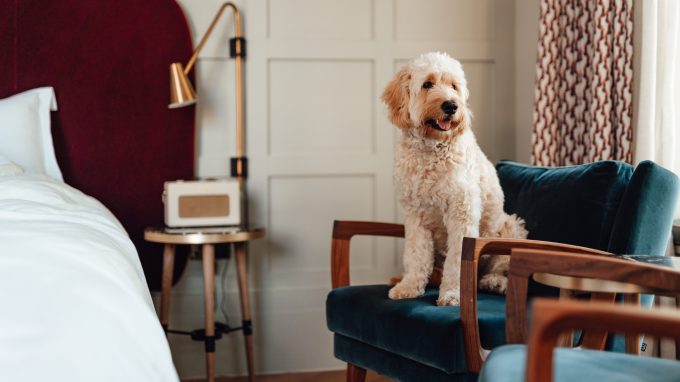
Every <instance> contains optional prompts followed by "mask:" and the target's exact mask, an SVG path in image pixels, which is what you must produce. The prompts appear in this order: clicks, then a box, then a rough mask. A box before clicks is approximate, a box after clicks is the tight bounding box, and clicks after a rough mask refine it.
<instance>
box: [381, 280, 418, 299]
mask: <svg viewBox="0 0 680 382" xmlns="http://www.w3.org/2000/svg"><path fill="white" fill-rule="evenodd" d="M423 293H425V291H424V290H423V288H418V287H416V286H413V285H408V284H405V283H403V282H400V283H399V284H397V285H395V286H393V287H392V289H390V292H389V293H388V294H387V295H388V296H389V297H390V298H391V299H392V300H401V299H403V298H414V297H419V296H422V295H423Z"/></svg>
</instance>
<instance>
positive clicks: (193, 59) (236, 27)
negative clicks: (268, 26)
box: [184, 2, 241, 74]
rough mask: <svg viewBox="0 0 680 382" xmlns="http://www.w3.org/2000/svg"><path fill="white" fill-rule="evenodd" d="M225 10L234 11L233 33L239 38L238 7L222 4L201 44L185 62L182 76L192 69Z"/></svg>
mask: <svg viewBox="0 0 680 382" xmlns="http://www.w3.org/2000/svg"><path fill="white" fill-rule="evenodd" d="M227 8H231V9H233V11H234V32H235V34H236V36H235V37H236V38H239V37H241V12H240V11H239V10H238V7H236V5H235V4H234V3H231V2H227V3H224V4H222V6H221V7H220V10H219V11H217V14H216V15H215V17H214V18H213V20H212V22H211V23H210V26H209V27H208V30H207V31H206V32H205V34H204V35H203V38H202V39H201V42H199V43H198V46H197V47H196V50H194V53H193V54H192V55H191V58H190V59H189V62H187V66H186V67H185V68H184V74H189V72H190V71H191V69H192V68H193V66H194V64H195V63H196V59H197V58H198V53H200V52H201V49H203V46H204V45H205V42H206V41H207V40H208V37H210V34H211V33H212V31H213V29H215V24H217V21H218V20H219V19H220V16H222V13H223V12H224V10H225V9H227Z"/></svg>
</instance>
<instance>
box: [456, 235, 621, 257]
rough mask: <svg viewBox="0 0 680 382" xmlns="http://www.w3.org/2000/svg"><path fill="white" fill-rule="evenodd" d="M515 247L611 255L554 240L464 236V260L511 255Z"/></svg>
mask: <svg viewBox="0 0 680 382" xmlns="http://www.w3.org/2000/svg"><path fill="white" fill-rule="evenodd" d="M513 248H528V249H545V250H552V251H562V252H574V253H583V254H592V255H609V254H610V253H609V252H605V251H600V250H599V249H594V248H588V247H581V246H578V245H571V244H563V243H556V242H552V241H541V240H529V239H504V238H497V237H480V238H471V237H466V238H463V258H462V260H463V261H477V260H479V256H481V255H482V254H484V255H510V252H511V251H512V249H513Z"/></svg>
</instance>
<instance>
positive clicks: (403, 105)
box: [380, 66, 411, 129]
mask: <svg viewBox="0 0 680 382" xmlns="http://www.w3.org/2000/svg"><path fill="white" fill-rule="evenodd" d="M410 80H411V71H410V70H409V68H408V67H407V66H405V67H403V68H402V69H401V70H400V71H399V72H398V73H397V74H396V75H395V76H394V78H393V79H392V81H390V83H389V84H387V87H386V88H385V90H384V91H383V94H382V96H381V97H380V98H381V99H382V101H383V102H385V105H387V108H388V113H387V117H388V118H389V119H390V122H392V123H393V124H394V125H395V126H397V127H400V128H402V129H408V128H409V127H410V125H411V122H410V120H411V117H410V115H409V113H408V103H409V90H408V83H409V81H410Z"/></svg>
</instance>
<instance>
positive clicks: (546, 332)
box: [526, 299, 680, 382]
mask: <svg viewBox="0 0 680 382" xmlns="http://www.w3.org/2000/svg"><path fill="white" fill-rule="evenodd" d="M573 329H584V330H588V329H590V330H595V331H609V332H617V333H623V334H640V333H645V334H647V335H653V336H659V337H673V338H676V339H680V316H678V311H677V310H673V309H668V308H662V309H655V310H653V311H646V310H640V309H639V308H638V307H633V306H626V305H612V304H607V303H601V302H597V303H593V302H580V301H556V300H547V299H536V300H535V301H534V313H533V315H532V328H531V337H530V338H529V345H528V347H527V368H526V381H527V382H544V381H552V380H553V379H552V375H553V351H554V348H555V346H556V345H557V343H558V340H559V337H560V335H561V333H562V332H564V331H567V330H573Z"/></svg>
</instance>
